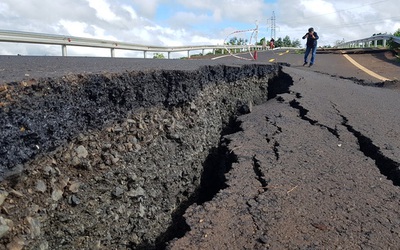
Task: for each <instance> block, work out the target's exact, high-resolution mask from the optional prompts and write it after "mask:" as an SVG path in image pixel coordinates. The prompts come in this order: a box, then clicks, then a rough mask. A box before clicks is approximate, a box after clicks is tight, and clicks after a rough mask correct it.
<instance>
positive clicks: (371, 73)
mask: <svg viewBox="0 0 400 250" xmlns="http://www.w3.org/2000/svg"><path fill="white" fill-rule="evenodd" d="M343 56H344V57H345V58H346V59H347V60H349V61H350V62H351V63H352V64H354V66H356V67H357V68H359V69H361V70H362V71H364V72H365V73H367V74H368V75H371V76H373V77H375V78H377V79H379V80H381V81H390V79H388V78H386V77H383V76H381V75H378V74H377V73H375V72H373V71H371V70H369V69H367V68H366V67H364V66H362V65H361V64H359V63H358V62H356V61H355V60H354V59H353V58H351V57H350V56H349V55H346V54H344V55H343Z"/></svg>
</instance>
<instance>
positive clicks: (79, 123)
mask: <svg viewBox="0 0 400 250" xmlns="http://www.w3.org/2000/svg"><path fill="white" fill-rule="evenodd" d="M283 75H284V74H283V73H282V71H281V68H280V66H278V65H247V66H243V67H227V66H210V67H203V68H201V69H199V70H197V71H153V72H146V73H144V72H127V73H123V74H108V75H104V74H89V75H75V76H69V77H68V78H65V77H64V78H55V79H53V78H50V79H40V80H38V81H32V82H29V83H27V82H22V83H20V84H19V83H13V84H9V85H5V87H3V88H2V91H1V98H2V99H1V103H2V106H1V113H0V115H1V120H0V121H1V127H2V128H3V129H2V130H1V142H0V144H1V149H0V155H1V158H0V159H1V162H0V165H1V177H2V179H3V181H2V182H1V190H2V191H1V195H0V198H1V199H0V201H1V203H0V204H1V207H2V210H1V212H2V217H1V218H0V219H1V227H2V228H1V230H0V234H1V237H2V238H1V244H2V246H3V247H5V248H8V249H18V247H22V246H25V248H26V249H93V248H100V249H103V248H104V249H128V248H130V249H151V248H163V245H164V244H165V242H166V241H168V240H169V239H172V238H173V237H176V236H177V235H179V234H182V233H184V232H185V231H184V228H178V229H176V227H177V225H179V224H178V223H179V214H180V213H182V211H184V209H185V207H187V206H188V205H190V204H191V203H193V202H200V201H201V202H204V201H206V200H210V199H211V198H212V196H213V193H214V194H215V193H216V192H217V191H218V190H219V189H220V188H221V187H219V185H223V183H224V175H223V174H224V173H225V172H226V171H227V170H226V169H227V168H228V167H227V165H229V164H230V163H229V162H230V161H231V160H229V159H230V157H227V158H226V160H223V159H224V157H220V156H223V155H226V154H228V153H227V149H226V145H225V146H224V144H223V143H222V142H220V137H221V135H223V134H225V133H230V132H232V131H236V130H237V129H239V128H238V126H237V125H235V119H236V118H235V117H237V116H238V115H240V114H243V113H248V112H250V109H251V108H252V105H253V104H254V105H256V104H261V103H263V102H265V101H266V100H267V98H268V95H269V96H270V97H273V96H274V95H275V94H276V93H280V92H284V91H287V89H288V86H289V84H291V82H290V81H282V79H285V76H283ZM221 143H222V144H221ZM213 176H215V177H213ZM13 247H14V248H13Z"/></svg>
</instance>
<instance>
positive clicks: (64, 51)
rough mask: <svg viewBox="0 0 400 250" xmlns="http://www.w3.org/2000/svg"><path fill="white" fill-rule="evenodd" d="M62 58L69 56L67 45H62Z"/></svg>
mask: <svg viewBox="0 0 400 250" xmlns="http://www.w3.org/2000/svg"><path fill="white" fill-rule="evenodd" d="M61 50H62V56H67V45H65V44H63V45H61Z"/></svg>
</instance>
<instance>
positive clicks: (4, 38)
mask: <svg viewBox="0 0 400 250" xmlns="http://www.w3.org/2000/svg"><path fill="white" fill-rule="evenodd" d="M0 42H11V43H32V44H46V45H61V47H62V55H63V56H67V46H83V47H92V48H105V49H111V57H115V50H116V49H121V50H133V51H143V56H144V58H146V53H147V52H167V53H168V58H170V54H171V53H172V52H182V51H187V53H188V57H190V51H195V50H201V51H202V53H203V54H204V51H205V50H212V51H213V53H215V51H216V50H217V49H222V51H224V49H231V50H240V51H246V50H261V49H263V48H264V47H263V46H260V45H199V46H174V47H164V46H147V45H140V44H133V43H127V42H117V41H110V40H101V39H94V38H83V37H74V36H63V35H51V34H41V33H32V32H21V31H10V30H0Z"/></svg>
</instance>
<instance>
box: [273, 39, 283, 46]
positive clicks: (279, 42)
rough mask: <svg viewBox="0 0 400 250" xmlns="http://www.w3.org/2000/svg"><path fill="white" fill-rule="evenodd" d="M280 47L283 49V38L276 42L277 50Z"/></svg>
mask: <svg viewBox="0 0 400 250" xmlns="http://www.w3.org/2000/svg"><path fill="white" fill-rule="evenodd" d="M278 47H283V42H282V38H280V37H279V38H278V39H276V40H275V48H278Z"/></svg>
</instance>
